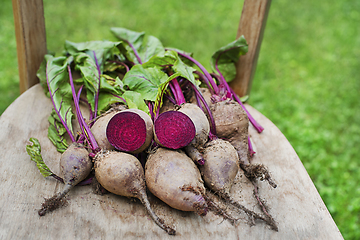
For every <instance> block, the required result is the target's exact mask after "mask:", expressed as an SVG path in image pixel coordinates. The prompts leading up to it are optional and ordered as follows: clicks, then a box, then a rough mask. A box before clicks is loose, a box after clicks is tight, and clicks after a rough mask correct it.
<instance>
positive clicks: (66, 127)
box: [46, 64, 76, 142]
mask: <svg viewBox="0 0 360 240" xmlns="http://www.w3.org/2000/svg"><path fill="white" fill-rule="evenodd" d="M47 68H48V64H46V69H47ZM46 72H47V70H46ZM46 81H47V85H48V89H49V93H50V96H51V97H50V99H51V102H52V104H53V106H54V109H55V112H56V114H57V115H58V116H59V119H60V121H61V123H62V125H63V126H64V127H65V129H66V132H67V133H68V134H69V136H70V139H71V141H72V142H75V141H76V140H75V137H74V135H73V133H72V132H71V131H70V128H69V127H68V126H67V124H66V122H65V121H64V119H63V118H62V117H61V115H60V112H59V110H58V109H57V108H56V105H55V102H54V98H53V96H54V94H55V93H52V92H51V88H50V82H49V76H48V74H46ZM57 90H58V89H57ZM57 90H55V92H56V91H57ZM60 108H61V106H60Z"/></svg>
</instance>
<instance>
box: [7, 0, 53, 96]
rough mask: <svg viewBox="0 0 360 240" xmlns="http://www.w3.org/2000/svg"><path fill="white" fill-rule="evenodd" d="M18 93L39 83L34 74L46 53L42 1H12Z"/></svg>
mask: <svg viewBox="0 0 360 240" xmlns="http://www.w3.org/2000/svg"><path fill="white" fill-rule="evenodd" d="M12 3H13V12H14V23H15V34H16V44H17V55H18V64H19V78H20V92H21V93H22V92H24V91H26V90H27V89H28V88H30V87H31V86H33V85H35V84H36V83H38V82H39V80H38V78H37V77H36V72H37V70H38V68H39V66H40V63H41V61H42V60H43V57H44V55H45V54H46V52H47V48H46V34H45V19H44V8H43V1H42V0H12Z"/></svg>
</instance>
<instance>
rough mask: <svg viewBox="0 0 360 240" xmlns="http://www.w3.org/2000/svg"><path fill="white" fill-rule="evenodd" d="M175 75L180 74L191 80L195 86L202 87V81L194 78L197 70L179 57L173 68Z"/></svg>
mask: <svg viewBox="0 0 360 240" xmlns="http://www.w3.org/2000/svg"><path fill="white" fill-rule="evenodd" d="M172 68H173V70H174V72H175V73H178V74H179V75H180V76H181V77H183V78H185V79H187V80H189V81H190V82H191V83H192V84H194V85H195V86H198V85H200V81H197V80H196V79H195V76H194V71H196V69H195V68H193V67H190V66H189V65H186V64H185V63H184V62H183V61H182V60H181V59H180V57H179V56H178V57H177V59H176V62H175V63H174V66H173V67H172Z"/></svg>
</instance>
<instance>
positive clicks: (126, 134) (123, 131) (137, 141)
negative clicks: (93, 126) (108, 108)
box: [106, 111, 147, 152]
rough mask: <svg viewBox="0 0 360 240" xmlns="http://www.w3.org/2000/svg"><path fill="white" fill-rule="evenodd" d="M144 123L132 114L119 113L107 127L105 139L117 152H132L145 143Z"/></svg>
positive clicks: (140, 118)
mask: <svg viewBox="0 0 360 240" xmlns="http://www.w3.org/2000/svg"><path fill="white" fill-rule="evenodd" d="M146 133H147V132H146V123H145V121H144V119H143V118H142V117H140V116H139V115H138V114H136V113H133V112H126V111H123V112H119V113H117V114H116V115H114V116H113V117H112V118H111V119H110V121H109V123H108V125H107V127H106V137H107V139H108V141H109V143H110V144H111V145H112V146H114V147H115V148H116V149H117V150H120V151H124V152H134V151H136V150H138V149H139V148H141V147H142V146H143V145H144V143H145V141H146Z"/></svg>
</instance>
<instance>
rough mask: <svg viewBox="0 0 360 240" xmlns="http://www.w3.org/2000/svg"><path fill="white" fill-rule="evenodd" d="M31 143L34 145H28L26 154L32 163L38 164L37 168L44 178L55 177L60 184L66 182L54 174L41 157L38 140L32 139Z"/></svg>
mask: <svg viewBox="0 0 360 240" xmlns="http://www.w3.org/2000/svg"><path fill="white" fill-rule="evenodd" d="M29 141H30V142H31V143H32V144H29V145H26V152H27V153H28V154H29V156H30V159H31V161H34V162H35V163H36V167H37V168H38V169H39V171H40V173H41V175H43V176H44V177H53V178H55V179H57V180H59V181H60V182H64V180H63V179H62V178H61V177H59V176H57V175H56V174H55V173H53V172H52V171H51V170H50V168H49V167H48V166H46V164H45V163H44V161H43V158H42V156H41V146H40V142H39V140H38V139H36V138H30V139H29Z"/></svg>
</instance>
